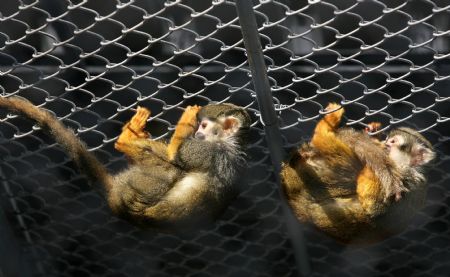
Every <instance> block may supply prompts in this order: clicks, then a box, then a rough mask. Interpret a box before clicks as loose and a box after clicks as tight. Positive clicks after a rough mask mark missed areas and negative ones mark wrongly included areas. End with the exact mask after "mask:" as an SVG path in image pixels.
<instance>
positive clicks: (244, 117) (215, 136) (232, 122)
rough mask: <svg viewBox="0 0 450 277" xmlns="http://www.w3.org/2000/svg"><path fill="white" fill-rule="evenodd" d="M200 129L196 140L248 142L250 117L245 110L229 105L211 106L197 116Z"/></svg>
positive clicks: (196, 134) (204, 108)
mask: <svg viewBox="0 0 450 277" xmlns="http://www.w3.org/2000/svg"><path fill="white" fill-rule="evenodd" d="M197 120H198V129H197V131H196V132H195V138H197V139H201V140H206V141H223V140H230V141H233V140H234V141H236V142H238V143H239V145H242V144H245V143H246V142H247V137H246V136H247V133H248V130H249V128H250V124H251V119H250V115H249V114H248V113H247V111H246V110H244V109H243V108H241V107H239V106H236V105H233V104H229V103H224V104H209V105H207V106H205V107H203V108H202V109H201V110H200V111H199V112H198V114H197Z"/></svg>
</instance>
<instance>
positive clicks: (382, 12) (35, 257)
mask: <svg viewBox="0 0 450 277" xmlns="http://www.w3.org/2000/svg"><path fill="white" fill-rule="evenodd" d="M254 11H255V14H256V19H257V25H258V31H259V34H260V37H261V44H262V47H263V53H264V57H265V63H266V65H267V67H268V68H267V70H268V77H269V81H270V86H271V90H272V93H273V101H274V103H275V108H276V111H277V115H278V116H279V118H280V122H281V124H280V128H281V132H282V135H283V146H285V147H286V148H289V147H292V146H295V145H298V144H299V143H300V142H301V140H302V139H307V138H308V137H309V136H310V135H311V132H312V129H313V127H314V124H315V123H316V122H317V119H318V118H319V117H320V114H321V113H322V112H323V108H324V107H325V106H326V104H327V103H328V102H330V101H335V102H340V103H341V104H343V105H344V106H345V108H346V111H347V112H346V117H347V124H348V125H353V126H354V127H356V128H361V127H364V124H367V123H368V122H371V121H375V120H376V121H380V122H381V123H383V125H384V126H386V129H387V128H390V127H392V126H398V125H411V126H413V127H414V128H416V129H418V130H421V131H423V134H424V135H425V136H426V137H427V138H429V139H430V141H431V142H432V143H433V144H434V146H435V148H436V150H437V152H438V154H439V158H438V159H437V161H436V162H435V164H434V166H433V168H432V170H431V172H430V174H429V180H430V182H429V189H428V197H427V203H426V207H425V208H424V209H422V211H421V212H420V213H419V214H417V216H416V217H415V219H414V221H413V223H412V224H411V225H410V226H409V228H408V229H407V230H406V231H404V232H403V233H402V234H400V235H398V236H395V237H392V238H390V239H388V240H386V241H384V242H382V243H379V244H376V245H373V246H370V247H357V248H356V247H346V246H344V245H341V244H338V243H336V242H335V241H333V240H332V239H330V238H328V237H326V236H324V235H322V234H321V233H318V232H317V231H315V230H314V229H313V228H310V227H306V230H305V240H306V242H307V243H306V244H307V245H306V246H307V249H308V254H309V257H308V259H309V261H310V263H311V265H312V271H313V275H314V276H322V275H323V276H448V274H449V272H450V263H449V261H450V226H449V224H450V210H449V206H450V193H448V190H449V189H450V186H449V179H450V176H449V169H450V163H449V158H448V156H447V154H448V153H449V149H450V139H449V132H448V130H449V127H450V126H449V123H450V104H449V101H450V60H449V55H450V43H449V42H450V36H449V35H450V5H449V4H448V1H445V0H441V1H438V0H433V1H429V0H410V1H406V0H379V1H375V0H374V1H358V0H326V1H320V0H315V1H313V0H310V1H306V0H291V1H289V0H285V1H281V0H280V1H260V2H254ZM0 88H1V90H2V91H1V94H2V95H1V96H2V97H8V96H11V95H19V96H22V97H25V98H27V99H29V100H31V101H32V102H33V103H34V104H36V105H40V106H42V107H44V108H46V109H49V110H52V111H53V112H54V113H55V114H56V115H57V116H58V117H60V119H61V121H63V123H64V124H65V125H67V126H70V127H72V128H73V129H74V130H75V131H76V133H77V134H78V136H79V137H80V138H81V139H82V140H83V141H85V142H86V143H87V145H88V146H89V147H90V149H91V150H92V152H94V153H95V154H96V156H98V157H99V158H100V159H101V160H102V161H103V162H104V163H105V164H106V165H107V167H108V169H110V170H111V171H117V170H119V169H120V168H123V167H124V166H125V160H124V158H123V156H122V155H120V154H119V153H118V152H117V151H115V150H114V149H113V144H114V141H115V139H116V137H117V136H118V134H119V132H120V129H121V127H122V125H123V123H124V122H126V121H127V120H128V119H129V118H130V117H131V115H132V114H133V111H134V109H135V108H136V106H137V105H141V106H145V107H148V108H150V109H151V110H152V117H151V120H150V122H149V124H148V130H149V131H150V133H152V134H153V136H154V137H156V138H159V139H165V138H168V137H170V135H171V132H172V131H173V127H174V124H175V123H176V121H177V119H178V118H179V116H180V114H181V113H182V111H183V108H184V107H186V106H187V105H191V104H199V105H205V104H207V103H209V102H211V101H216V102H232V103H235V104H238V105H241V106H244V107H246V108H248V109H249V111H250V113H251V114H252V119H253V126H252V130H251V146H250V149H249V159H250V166H249V170H248V171H247V172H246V174H245V176H244V178H243V179H242V181H241V182H240V190H241V192H240V195H239V197H238V198H237V199H236V200H235V201H234V202H233V203H232V205H231V206H230V207H229V208H228V209H227V211H226V213H225V214H224V215H223V216H222V217H221V218H220V219H219V220H218V222H217V223H216V224H215V225H214V226H211V227H209V228H207V229H204V230H201V231H197V232H186V233H183V234H180V235H171V234H164V233H159V232H156V231H151V230H141V229H138V228H136V227H134V226H131V225H130V224H128V223H126V222H124V221H122V220H120V219H117V218H116V217H114V216H112V215H111V212H110V211H109V209H108V207H107V206H106V201H105V200H104V199H103V198H102V197H101V196H100V194H99V193H98V191H94V190H93V189H92V187H91V186H90V185H89V184H88V182H87V180H86V179H85V178H84V177H83V176H82V175H80V174H79V172H78V171H77V170H76V168H75V167H74V165H73V163H72V162H71V161H70V159H69V158H68V157H67V156H66V155H65V153H64V151H63V150H62V149H61V148H60V147H59V146H57V145H56V144H55V143H54V141H53V140H52V139H51V138H50V137H49V136H47V135H46V134H45V133H43V132H42V131H41V130H39V129H38V128H35V127H34V123H33V122H31V121H29V120H25V119H23V118H22V117H20V116H13V115H11V114H8V113H7V112H6V111H4V110H0V134H1V136H0V158H1V163H0V168H1V172H0V176H1V180H2V182H1V185H0V199H1V210H3V213H2V214H0V226H1V228H0V259H1V260H2V262H0V265H2V266H3V268H2V270H3V271H2V270H0V276H2V274H3V275H4V276H9V275H10V274H12V273H13V272H19V273H18V274H17V276H246V275H247V276H295V275H298V273H299V270H298V268H297V265H296V262H295V261H296V259H295V254H296V253H295V252H296V251H294V250H293V249H294V248H293V247H292V243H291V241H290V240H289V237H288V235H287V234H288V232H287V230H286V227H285V225H286V220H285V216H284V214H283V213H282V209H281V206H280V199H279V196H278V193H277V189H278V185H277V183H276V178H274V174H273V173H274V172H273V171H274V170H273V167H272V166H271V159H270V156H269V152H268V148H267V144H266V142H265V140H264V137H265V133H264V131H263V127H264V126H263V124H262V123H261V121H260V112H259V109H258V103H257V101H256V95H255V91H254V86H253V84H252V82H251V76H250V68H249V65H248V63H247V56H246V53H245V47H244V44H243V39H242V33H241V26H240V24H239V20H238V16H237V12H236V5H235V2H234V1H224V0H215V1H195V0H190V1H181V0H179V1H162V0H123V1H121V0H116V1H114V0H101V1H100V0H99V1H95V0H90V1H88V0H66V1H63V0H60V1H54V0H2V3H1V4H0ZM297 254H298V253H297Z"/></svg>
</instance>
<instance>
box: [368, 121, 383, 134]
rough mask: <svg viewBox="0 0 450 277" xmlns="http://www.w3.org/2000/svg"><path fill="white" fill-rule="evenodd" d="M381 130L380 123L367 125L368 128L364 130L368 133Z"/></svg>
mask: <svg viewBox="0 0 450 277" xmlns="http://www.w3.org/2000/svg"><path fill="white" fill-rule="evenodd" d="M380 128H381V123H380V122H370V123H369V124H367V127H366V128H365V129H364V130H365V131H366V133H373V132H376V131H378V130H380Z"/></svg>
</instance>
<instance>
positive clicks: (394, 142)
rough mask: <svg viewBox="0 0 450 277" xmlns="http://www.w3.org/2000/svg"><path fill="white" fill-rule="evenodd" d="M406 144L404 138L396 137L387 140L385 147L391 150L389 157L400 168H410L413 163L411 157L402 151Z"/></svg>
mask: <svg viewBox="0 0 450 277" xmlns="http://www.w3.org/2000/svg"><path fill="white" fill-rule="evenodd" d="M404 143H405V140H404V139H403V137H402V136H399V135H396V136H393V137H389V138H387V139H386V142H385V145H386V147H387V148H388V150H389V157H390V158H391V159H392V160H393V161H394V162H395V163H396V164H397V165H398V166H399V167H404V166H409V165H410V163H411V155H409V154H408V153H405V152H403V151H401V150H400V147H401V146H402V145H403V144H404Z"/></svg>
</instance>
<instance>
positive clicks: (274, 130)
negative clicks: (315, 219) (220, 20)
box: [236, 0, 311, 276]
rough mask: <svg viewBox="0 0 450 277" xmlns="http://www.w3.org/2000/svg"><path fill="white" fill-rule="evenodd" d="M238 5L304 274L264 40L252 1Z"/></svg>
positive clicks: (304, 258) (301, 240) (306, 265)
mask: <svg viewBox="0 0 450 277" xmlns="http://www.w3.org/2000/svg"><path fill="white" fill-rule="evenodd" d="M236 8H237V13H238V17H239V23H240V25H241V30H242V36H243V38H244V45H245V49H246V52H247V58H248V62H249V64H250V70H251V73H252V79H253V85H254V87H255V92H256V98H257V100H258V106H259V110H260V112H261V119H262V121H263V123H264V131H265V133H266V142H267V145H268V147H269V151H270V157H271V159H272V163H273V167H274V169H275V172H274V173H275V178H276V180H277V183H278V192H279V195H280V198H281V202H282V203H281V206H282V209H283V213H284V215H285V218H286V227H287V230H288V234H289V237H290V240H291V243H292V246H293V248H294V255H295V259H296V263H297V268H298V270H299V273H300V274H301V275H302V276H307V275H309V274H310V273H311V268H310V263H309V259H308V255H307V251H306V244H305V239H304V236H303V231H302V229H301V226H300V224H299V223H298V221H297V219H296V218H295V216H294V215H293V214H292V211H291V210H290V208H289V207H288V205H287V201H286V198H285V196H284V193H283V191H282V189H281V186H280V176H279V173H280V170H281V162H282V160H283V156H284V155H283V154H284V150H283V148H282V139H281V133H280V129H279V126H278V117H277V115H276V112H275V107H274V103H273V98H272V92H271V90H270V85H269V79H268V78H267V69H266V65H265V63H264V56H263V52H262V47H261V42H260V40H259V34H258V28H257V25H256V18H255V13H254V11H253V2H252V1H250V0H236Z"/></svg>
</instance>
